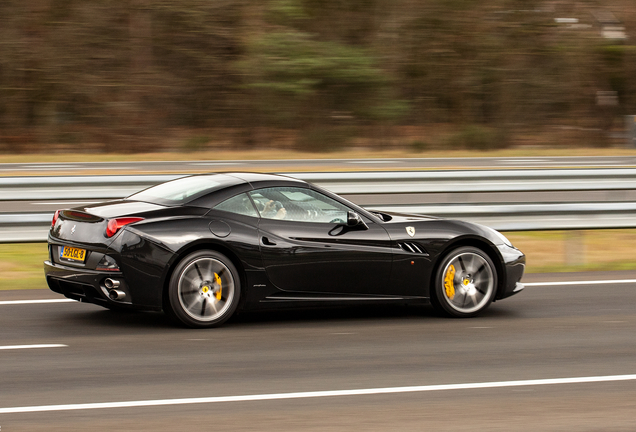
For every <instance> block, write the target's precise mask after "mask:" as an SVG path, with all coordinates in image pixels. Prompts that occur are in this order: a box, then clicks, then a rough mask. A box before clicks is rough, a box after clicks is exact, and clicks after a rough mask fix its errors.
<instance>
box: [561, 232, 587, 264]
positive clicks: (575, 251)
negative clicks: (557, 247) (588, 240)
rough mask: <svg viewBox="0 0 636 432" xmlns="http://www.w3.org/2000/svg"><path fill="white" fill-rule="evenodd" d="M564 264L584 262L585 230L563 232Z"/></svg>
mask: <svg viewBox="0 0 636 432" xmlns="http://www.w3.org/2000/svg"><path fill="white" fill-rule="evenodd" d="M565 264H566V265H582V264H585V232H584V231H579V230H576V231H566V232H565Z"/></svg>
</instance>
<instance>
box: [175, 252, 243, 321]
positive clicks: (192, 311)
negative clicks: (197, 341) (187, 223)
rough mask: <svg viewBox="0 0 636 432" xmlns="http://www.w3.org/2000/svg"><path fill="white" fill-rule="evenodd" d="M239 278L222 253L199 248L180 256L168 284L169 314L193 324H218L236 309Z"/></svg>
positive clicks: (234, 268)
mask: <svg viewBox="0 0 636 432" xmlns="http://www.w3.org/2000/svg"><path fill="white" fill-rule="evenodd" d="M240 296H241V279H240V276H239V272H238V270H237V269H236V267H235V266H234V264H232V261H231V260H230V259H229V258H227V257H226V256H225V255H223V254H221V253H219V252H216V251H212V250H201V251H197V252H193V253H191V254H190V255H188V256H186V257H185V258H183V259H182V260H181V261H180V262H179V264H178V265H177V267H176V268H175V269H174V272H173V273H172V277H171V278H170V284H169V286H168V296H167V297H168V299H167V300H168V302H167V303H168V304H167V308H166V309H167V310H166V312H167V313H168V315H169V316H170V317H171V318H173V319H176V320H178V321H179V322H181V323H183V324H184V325H186V326H188V327H192V328H208V327H217V326H219V325H221V324H223V323H224V322H225V321H227V320H228V319H229V318H230V317H231V316H232V314H233V313H234V312H235V311H236V307H237V306H238V303H239V299H240Z"/></svg>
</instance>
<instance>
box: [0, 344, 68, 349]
mask: <svg viewBox="0 0 636 432" xmlns="http://www.w3.org/2000/svg"><path fill="white" fill-rule="evenodd" d="M67 346H68V345H62V344H36V345H4V346H0V350H17V349H33V348H64V347H67Z"/></svg>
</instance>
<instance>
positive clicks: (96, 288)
mask: <svg viewBox="0 0 636 432" xmlns="http://www.w3.org/2000/svg"><path fill="white" fill-rule="evenodd" d="M44 275H45V276H46V283H47V284H48V286H49V288H50V289H51V290H52V291H54V292H56V293H59V294H62V295H64V296H65V297H67V298H70V299H73V300H78V301H81V302H87V303H93V304H96V305H100V306H103V307H107V308H136V307H134V306H133V304H132V303H133V298H132V295H131V293H130V290H129V289H128V285H127V284H126V281H125V280H124V278H123V275H122V273H121V272H101V271H96V270H88V269H78V268H75V267H70V266H64V265H61V264H57V263H52V262H51V261H48V260H47V261H44ZM108 278H110V279H114V280H117V281H119V282H120V285H119V287H118V288H117V289H118V290H120V291H122V292H124V293H125V294H126V295H125V297H124V298H123V299H121V300H111V299H110V298H109V296H108V289H106V286H105V280H106V279H108Z"/></svg>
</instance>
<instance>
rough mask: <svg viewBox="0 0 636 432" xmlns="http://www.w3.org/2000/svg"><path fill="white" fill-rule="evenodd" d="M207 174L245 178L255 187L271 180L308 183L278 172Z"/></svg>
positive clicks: (295, 183) (296, 183) (299, 183)
mask: <svg viewBox="0 0 636 432" xmlns="http://www.w3.org/2000/svg"><path fill="white" fill-rule="evenodd" d="M206 175H226V176H231V177H235V178H238V179H240V180H243V181H244V182H246V183H250V184H251V185H252V186H253V187H254V188H255V189H256V188H260V187H263V185H262V184H261V183H270V182H288V183H289V184H293V185H302V184H307V182H306V181H304V180H299V179H296V178H292V177H287V176H282V175H278V174H264V173H252V172H228V173H218V174H217V173H211V174H206Z"/></svg>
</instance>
